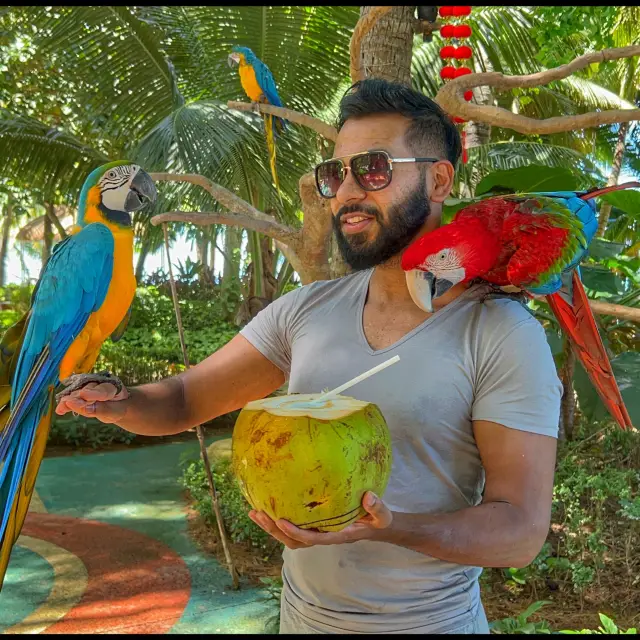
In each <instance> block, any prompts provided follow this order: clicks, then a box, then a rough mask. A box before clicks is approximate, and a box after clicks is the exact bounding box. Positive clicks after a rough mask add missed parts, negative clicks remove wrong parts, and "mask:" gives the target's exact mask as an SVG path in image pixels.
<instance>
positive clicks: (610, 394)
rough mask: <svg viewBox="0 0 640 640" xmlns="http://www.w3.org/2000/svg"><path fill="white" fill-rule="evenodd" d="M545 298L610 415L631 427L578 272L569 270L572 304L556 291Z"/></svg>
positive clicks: (625, 426) (618, 421)
mask: <svg viewBox="0 0 640 640" xmlns="http://www.w3.org/2000/svg"><path fill="white" fill-rule="evenodd" d="M547 302H548V303H549V306H550V307H551V309H552V311H553V313H554V314H555V316H556V318H557V319H558V322H559V323H560V326H561V327H562V329H563V331H564V332H565V333H566V334H567V335H568V336H569V338H570V340H571V343H572V345H573V350H574V351H575V353H576V356H577V357H578V359H579V360H580V362H581V364H582V366H583V367H584V369H585V371H586V372H587V374H588V375H589V379H590V380H591V382H592V383H593V386H594V387H595V388H596V390H597V391H598V394H599V395H600V397H601V398H602V401H603V402H604V404H605V405H606V407H607V409H608V410H609V412H610V413H611V415H612V416H613V417H614V418H615V420H616V422H617V423H618V425H619V426H620V428H621V429H627V428H632V427H633V425H632V423H631V418H630V416H629V413H628V411H627V408H626V406H625V404H624V400H623V399H622V395H621V394H620V389H619V388H618V383H617V382H616V379H615V377H614V375H613V369H612V368H611V362H610V361H609V356H608V355H607V352H606V350H605V348H604V344H603V343H602V338H601V337H600V333H599V332H598V327H597V325H596V321H595V318H594V317H593V313H592V311H591V307H590V306H589V299H588V298H587V294H586V292H585V290H584V287H583V286H582V282H581V281H580V277H579V276H578V274H577V273H576V272H575V271H574V272H573V304H569V303H568V302H567V301H566V300H564V299H563V298H562V296H561V295H560V293H559V292H558V293H554V294H552V295H549V296H547Z"/></svg>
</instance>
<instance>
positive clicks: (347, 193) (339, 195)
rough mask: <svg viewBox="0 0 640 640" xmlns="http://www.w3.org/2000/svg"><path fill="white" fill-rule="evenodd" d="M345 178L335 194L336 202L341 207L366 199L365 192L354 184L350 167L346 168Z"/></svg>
mask: <svg viewBox="0 0 640 640" xmlns="http://www.w3.org/2000/svg"><path fill="white" fill-rule="evenodd" d="M345 173H346V176H345V179H344V181H343V182H342V184H341V185H340V186H339V187H338V191H337V192H336V197H335V199H336V201H337V202H338V203H339V204H340V205H341V206H342V205H344V204H349V203H350V202H354V201H356V202H361V201H362V200H364V199H365V198H366V197H367V192H366V191H365V190H364V189H363V188H362V187H361V186H360V185H359V184H358V183H357V182H356V180H355V178H354V177H353V172H352V171H351V168H350V167H346V171H345Z"/></svg>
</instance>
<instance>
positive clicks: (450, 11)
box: [438, 7, 453, 18]
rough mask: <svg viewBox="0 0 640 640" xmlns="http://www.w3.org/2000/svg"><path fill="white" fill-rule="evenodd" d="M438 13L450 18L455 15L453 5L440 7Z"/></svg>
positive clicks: (442, 16)
mask: <svg viewBox="0 0 640 640" xmlns="http://www.w3.org/2000/svg"><path fill="white" fill-rule="evenodd" d="M438 13H439V14H440V17H441V18H449V17H451V16H452V15H453V7H440V9H439V10H438Z"/></svg>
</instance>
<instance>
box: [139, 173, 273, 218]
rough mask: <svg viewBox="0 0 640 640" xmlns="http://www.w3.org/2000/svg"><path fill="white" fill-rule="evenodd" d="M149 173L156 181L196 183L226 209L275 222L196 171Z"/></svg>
mask: <svg viewBox="0 0 640 640" xmlns="http://www.w3.org/2000/svg"><path fill="white" fill-rule="evenodd" d="M149 175H150V176H151V179H152V180H156V181H158V182H160V181H163V182H190V183H191V184H195V185H198V186H199V187H202V188H203V189H204V190H205V191H208V192H209V194H210V195H211V197H212V198H214V199H215V200H216V201H217V202H219V203H220V204H221V205H222V206H223V207H225V208H226V209H229V211H239V212H240V213H244V214H245V215H247V216H249V217H251V218H255V219H256V220H262V221H264V222H275V218H273V217H272V216H269V215H267V214H266V213H262V211H258V209H256V208H255V207H253V206H251V205H250V204H249V203H248V202H246V201H245V200H243V199H242V198H239V197H238V196H237V195H235V194H234V193H232V192H231V191H229V190H228V189H225V188H224V187H221V186H220V185H219V184H215V183H214V182H211V180H209V179H208V178H205V177H204V176H201V175H198V174H197V173H150V174H149Z"/></svg>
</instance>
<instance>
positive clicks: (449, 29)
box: [440, 24, 458, 38]
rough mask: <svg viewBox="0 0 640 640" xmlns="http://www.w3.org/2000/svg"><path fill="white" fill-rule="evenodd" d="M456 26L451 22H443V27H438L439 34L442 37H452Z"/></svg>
mask: <svg viewBox="0 0 640 640" xmlns="http://www.w3.org/2000/svg"><path fill="white" fill-rule="evenodd" d="M457 28H458V27H455V26H454V25H452V24H445V25H444V26H443V27H440V35H441V36H442V37H443V38H453V37H454V36H455V32H456V29H457Z"/></svg>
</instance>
